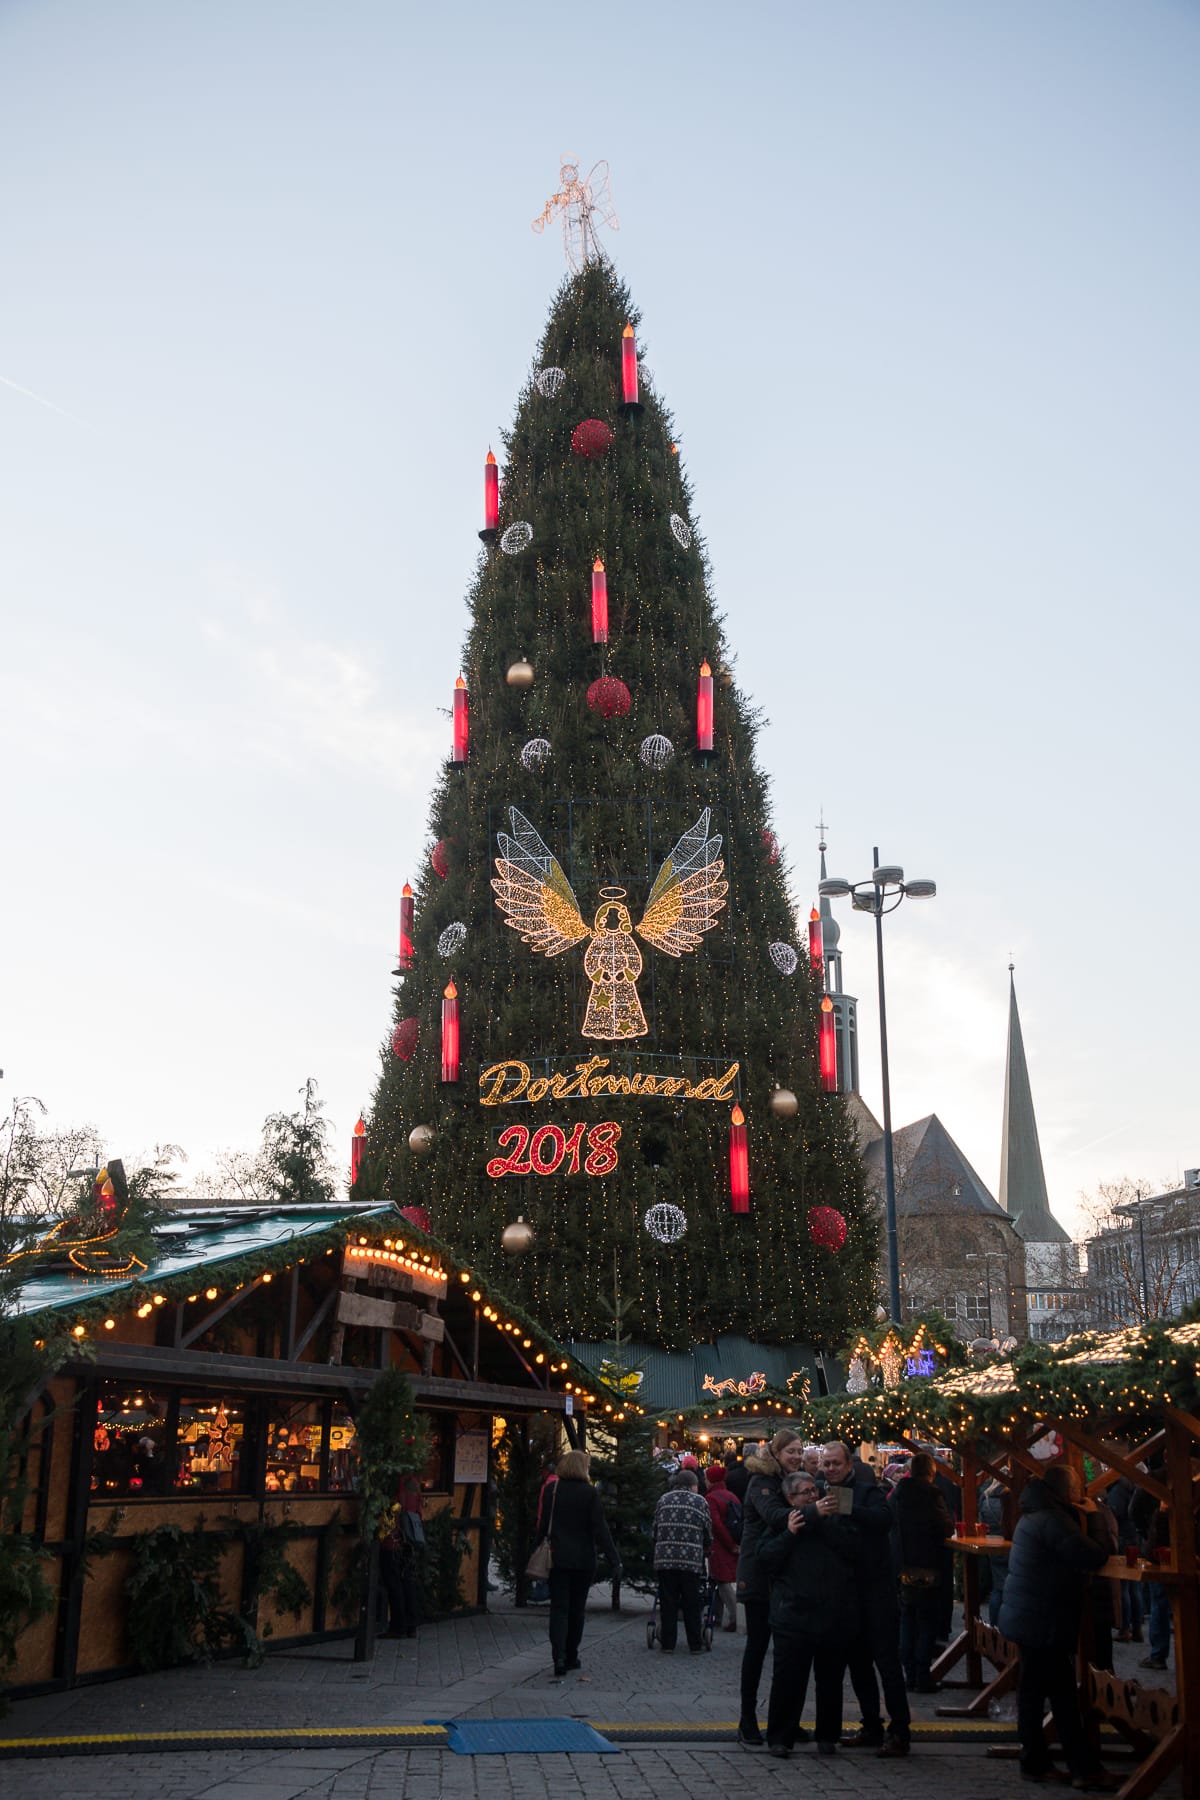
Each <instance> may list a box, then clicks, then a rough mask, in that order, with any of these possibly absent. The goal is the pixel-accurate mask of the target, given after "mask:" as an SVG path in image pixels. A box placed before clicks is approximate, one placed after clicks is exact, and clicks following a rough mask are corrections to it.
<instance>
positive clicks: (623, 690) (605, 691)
mask: <svg viewBox="0 0 1200 1800" xmlns="http://www.w3.org/2000/svg"><path fill="white" fill-rule="evenodd" d="M587 703H588V705H589V706H590V707H591V709H592V711H593V712H594V713H599V714H600V717H601V718H602V719H619V718H622V717H623V716H624V714H625V713H627V712H628V711H629V709H630V707H631V706H632V705H633V700H632V698H631V696H630V693H629V689H628V688H627V687H626V686H625V683H624V682H623V681H618V680H617V678H616V676H615V675H602V676H601V677H600V679H599V681H593V683H592V685H591V687H590V688H589V689H588V691H587Z"/></svg>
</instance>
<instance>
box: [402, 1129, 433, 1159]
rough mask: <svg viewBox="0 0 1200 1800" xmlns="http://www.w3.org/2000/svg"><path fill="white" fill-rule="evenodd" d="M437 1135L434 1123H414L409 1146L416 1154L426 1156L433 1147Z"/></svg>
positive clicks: (409, 1137)
mask: <svg viewBox="0 0 1200 1800" xmlns="http://www.w3.org/2000/svg"><path fill="white" fill-rule="evenodd" d="M436 1136H437V1132H436V1131H435V1130H434V1129H433V1126H432V1125H414V1126H413V1128H412V1130H411V1131H410V1132H409V1134H408V1147H409V1149H410V1150H411V1151H412V1153H413V1155H414V1156H425V1155H427V1154H428V1152H429V1151H430V1150H432V1149H433V1140H434V1138H435V1137H436Z"/></svg>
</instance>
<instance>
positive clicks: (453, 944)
mask: <svg viewBox="0 0 1200 1800" xmlns="http://www.w3.org/2000/svg"><path fill="white" fill-rule="evenodd" d="M466 941H467V928H466V926H465V925H463V924H462V923H461V922H460V921H459V920H458V919H456V920H455V921H454V923H453V925H447V927H446V929H445V931H443V933H442V935H441V937H440V938H439V939H438V955H439V956H457V955H458V952H459V951H460V950H461V949H462V947H463V945H464V944H465V943H466Z"/></svg>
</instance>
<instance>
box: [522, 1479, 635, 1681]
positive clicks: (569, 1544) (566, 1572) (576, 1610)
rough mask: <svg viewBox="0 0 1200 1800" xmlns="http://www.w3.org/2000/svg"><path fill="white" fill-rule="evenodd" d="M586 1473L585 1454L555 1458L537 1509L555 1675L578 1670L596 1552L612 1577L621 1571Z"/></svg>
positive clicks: (613, 1545) (610, 1536)
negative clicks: (546, 1556) (544, 1545)
mask: <svg viewBox="0 0 1200 1800" xmlns="http://www.w3.org/2000/svg"><path fill="white" fill-rule="evenodd" d="M590 1469H591V1458H590V1457H589V1455H588V1453H587V1451H586V1450H568V1451H567V1453H566V1455H565V1456H563V1457H560V1458H559V1462H558V1480H557V1481H556V1482H555V1483H554V1484H553V1486H552V1487H550V1488H549V1490H548V1493H547V1495H546V1497H545V1501H544V1505H543V1508H542V1519H541V1524H542V1533H541V1538H540V1539H539V1542H541V1541H542V1539H544V1538H549V1540H550V1576H549V1585H550V1650H551V1654H552V1655H553V1658H554V1673H555V1675H556V1676H563V1675H567V1674H569V1673H570V1671H571V1670H572V1669H578V1668H579V1666H580V1663H579V1640H580V1639H581V1638H582V1636H583V1621H584V1616H585V1614H586V1611H587V1598H588V1590H589V1589H590V1588H591V1586H592V1583H593V1582H594V1581H595V1579H596V1553H597V1551H598V1550H599V1551H602V1552H603V1554H604V1556H605V1558H606V1560H607V1562H608V1564H609V1567H610V1569H611V1571H612V1574H613V1576H614V1578H615V1577H616V1576H617V1575H619V1574H620V1572H621V1562H620V1558H619V1557H618V1555H617V1548H616V1545H615V1544H614V1543H613V1540H612V1533H611V1531H610V1530H609V1529H608V1520H607V1519H606V1518H605V1517H604V1508H603V1507H602V1506H601V1504H600V1496H599V1494H598V1493H597V1492H596V1490H595V1488H594V1487H593V1486H592V1484H591V1480H590Z"/></svg>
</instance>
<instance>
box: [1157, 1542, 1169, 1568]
mask: <svg viewBox="0 0 1200 1800" xmlns="http://www.w3.org/2000/svg"><path fill="white" fill-rule="evenodd" d="M1154 1560H1155V1562H1156V1563H1162V1564H1163V1565H1164V1566H1165V1565H1166V1564H1167V1563H1169V1562H1170V1560H1171V1546H1170V1545H1169V1544H1160V1545H1159V1546H1158V1549H1157V1550H1156V1551H1155V1552H1154Z"/></svg>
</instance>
